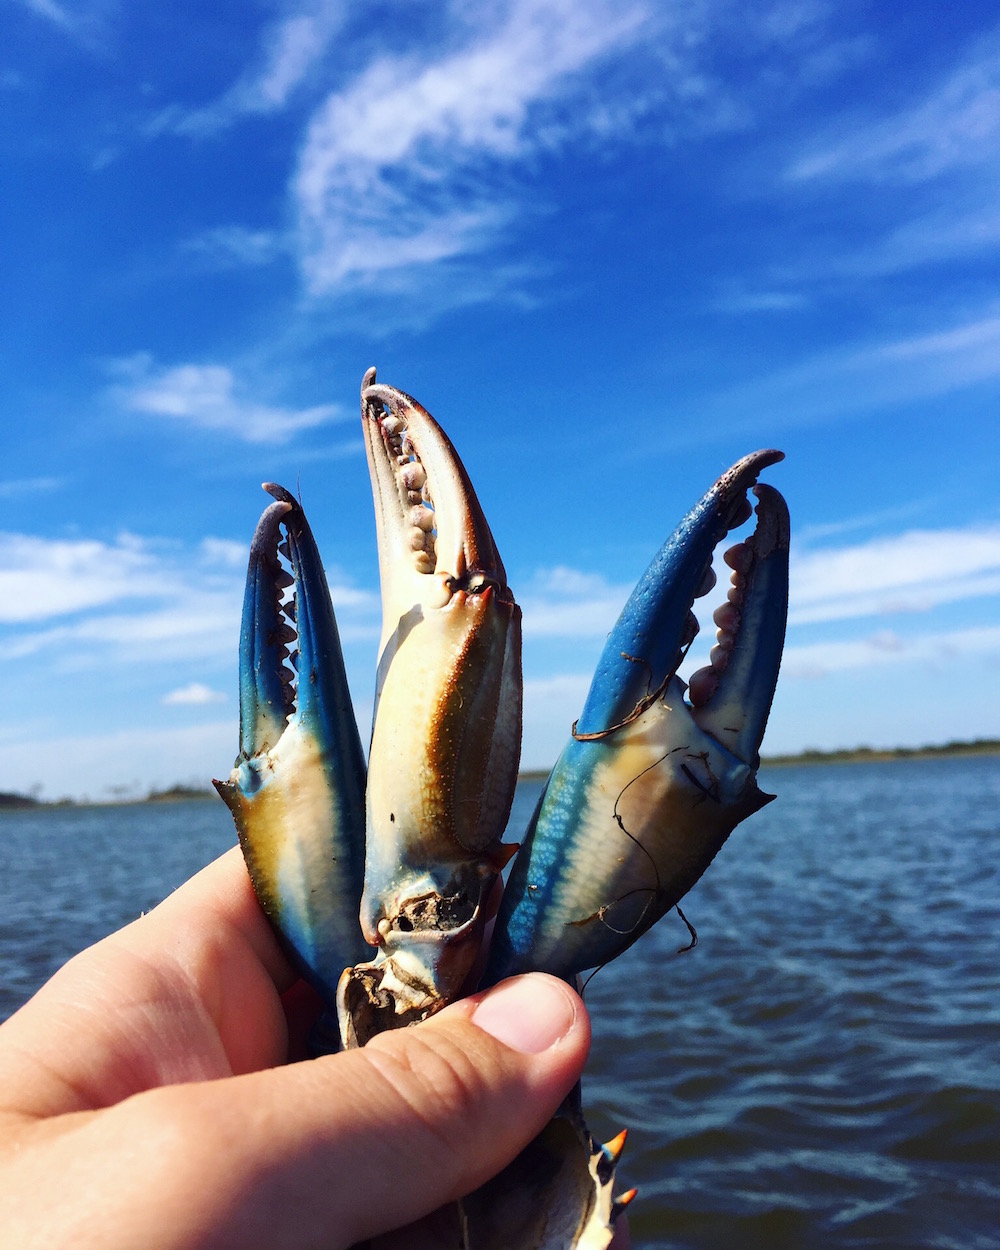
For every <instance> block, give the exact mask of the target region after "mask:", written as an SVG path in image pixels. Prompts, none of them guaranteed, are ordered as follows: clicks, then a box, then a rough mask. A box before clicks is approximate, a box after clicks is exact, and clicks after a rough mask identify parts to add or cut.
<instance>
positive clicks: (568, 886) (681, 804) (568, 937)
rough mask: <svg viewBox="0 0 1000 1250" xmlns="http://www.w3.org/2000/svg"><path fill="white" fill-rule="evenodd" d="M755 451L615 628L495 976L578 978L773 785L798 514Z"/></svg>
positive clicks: (526, 863)
mask: <svg viewBox="0 0 1000 1250" xmlns="http://www.w3.org/2000/svg"><path fill="white" fill-rule="evenodd" d="M780 459H782V453H781V452H778V451H759V452H756V453H754V454H753V455H750V456H746V457H745V458H744V459H743V460H741V461H739V463H737V464H736V465H734V466H733V467H732V468H731V469H729V470H728V472H726V473H724V474H723V476H722V477H721V478H720V479H719V480H718V482H716V484H715V485H714V486H713V487H712V488H711V490H709V491H708V493H707V494H706V495H705V496H704V498H703V499H702V500H701V501H700V502H699V503H698V504H697V505H696V506H695V507H694V508H693V509H692V511H691V512H689V513H688V515H687V516H686V517H685V518H684V520H683V521H682V522H681V524H680V525H679V526H678V528H677V530H676V532H675V533H674V534H673V536H672V537H671V538H670V539H668V541H667V542H666V544H665V545H664V546H663V548H662V550H661V551H660V553H659V554H658V555H657V557H656V558H655V559H654V560H653V562H652V564H651V565H650V567H649V568H648V570H647V571H646V573H645V574H644V576H643V577H642V579H641V580H640V582H639V584H638V585H637V586H636V588H635V590H634V591H633V593H632V596H631V598H630V599H629V601H628V603H627V604H626V606H625V609H624V610H623V612H622V614H621V617H620V618H619V620H618V623H617V625H616V626H615V628H614V630H613V631H612V633H611V635H610V637H609V639H608V642H607V645H606V647H605V649H604V652H603V654H602V656H601V659H600V662H599V664H598V667H597V671H596V674H595V676H594V680H593V684H592V685H591V688H590V693H589V695H588V696H587V700H586V703H585V705H584V709H583V712H582V714H581V716H580V719H579V721H578V722H577V724H576V725H575V726H574V730H573V737H572V738H571V739H570V741H569V742H568V743H567V745H566V748H565V750H564V751H563V753H562V755H561V756H560V758H559V761H558V762H557V764H556V766H555V768H554V769H553V771H552V774H551V776H550V777H549V780H548V783H547V786H546V789H545V792H544V794H543V796H542V799H541V802H540V804H539V807H538V810H537V811H536V813H535V816H534V817H533V820H532V823H531V826H530V827H529V830H528V833H527V836H526V839H525V844H524V846H523V848H522V851H521V854H520V855H519V856H518V858H517V861H516V862H515V864H514V867H513V870H512V872H511V877H510V880H509V882H508V885H507V889H506V891H505V893H504V899H503V905H502V907H501V911H500V915H499V917H498V920H497V926H496V931H495V934H494V938H493V944H492V948H491V952H490V960H489V964H488V966H487V971H486V976H485V981H486V983H492V982H494V981H498V980H500V979H501V978H502V977H505V976H510V975H512V974H514V973H516V972H524V971H528V970H530V969H541V970H544V971H547V972H552V973H555V974H556V975H559V976H564V977H571V976H573V975H575V974H577V973H580V972H582V971H584V970H585V969H588V968H594V967H598V966H600V965H603V964H605V963H607V962H608V961H609V960H611V959H614V958H615V957H616V956H617V955H619V954H620V953H621V952H622V951H623V950H624V949H625V948H626V947H627V946H630V945H631V944H632V942H634V941H635V940H636V938H638V937H639V936H640V935H641V934H642V933H644V932H645V931H646V930H647V929H648V928H649V927H650V926H651V925H652V924H653V923H654V922H655V921H656V920H658V919H659V918H660V916H662V915H663V914H664V913H665V912H666V911H667V910H668V909H670V908H671V907H673V906H675V905H676V903H677V902H678V901H679V900H680V899H681V898H682V897H683V895H684V894H685V893H686V892H687V891H688V890H689V889H690V888H691V886H692V885H694V883H695V882H696V881H697V880H698V878H699V877H700V876H701V874H702V873H703V872H704V871H705V869H706V868H707V867H708V865H709V864H710V863H711V861H712V859H713V858H714V857H715V855H716V853H717V852H718V850H719V848H720V847H721V846H722V844H723V843H724V842H725V840H726V838H727V837H728V836H729V834H730V833H731V832H732V830H733V829H734V828H735V827H736V826H737V824H739V822H740V821H741V820H743V819H745V817H747V816H749V815H751V814H752V813H753V812H755V811H757V810H758V809H759V808H760V807H762V806H763V805H764V804H765V803H767V802H768V801H769V800H770V798H771V797H773V796H770V795H766V794H763V793H762V792H761V791H760V790H759V789H758V787H757V782H756V771H757V767H758V765H759V762H760V759H759V755H758V751H759V748H760V742H761V739H762V737H763V733H764V726H765V724H766V722H767V716H768V712H769V710H770V706H771V700H772V698H773V695H774V687H775V683H776V681H777V677H778V666H779V663H780V659H781V649H782V643H783V639H784V631H785V617H786V611H787V601H788V530H789V526H788V512H787V509H786V507H785V503H784V500H783V499H782V498H781V496H780V495H779V494H778V492H777V491H776V490H774V489H773V488H771V487H768V486H764V485H760V486H755V483H756V480H757V475H758V474H759V473H760V472H761V470H762V469H764V468H765V467H767V466H768V465H771V464H774V463H775V462H776V461H778V460H780ZM751 488H754V489H755V494H756V496H757V500H758V503H757V509H756V511H757V522H756V528H755V531H754V533H753V535H752V536H751V537H750V538H748V539H747V540H746V541H745V542H743V543H740V544H738V545H736V546H734V547H732V548H730V550H728V551H727V552H726V553H725V559H726V562H727V563H728V564H729V566H730V568H731V569H732V570H733V574H732V585H731V587H730V590H729V598H728V601H727V602H726V603H725V604H724V605H723V606H722V607H721V608H720V609H718V611H717V612H716V613H715V621H716V623H717V625H718V626H719V631H718V643H717V646H716V647H715V648H714V650H713V652H712V657H711V663H710V665H709V666H708V667H707V668H705V669H702V670H701V671H700V672H698V673H695V674H694V675H693V676H692V678H691V682H690V688H689V690H688V692H687V693H688V696H689V698H685V686H684V683H683V682H682V681H681V679H680V678H679V677H678V676H677V668H678V665H679V664H680V662H681V660H682V659H683V656H684V654H685V652H686V649H687V647H688V646H689V645H690V642H691V640H692V639H693V637H694V635H695V633H696V632H697V620H696V618H695V617H694V614H693V613H692V612H691V605H692V603H693V601H694V599H695V598H697V597H698V596H700V595H702V594H705V593H707V591H708V590H709V589H711V586H712V584H713V583H714V574H713V572H712V567H711V562H712V555H713V551H714V549H715V547H716V545H717V544H718V543H719V542H721V541H722V540H723V539H724V538H725V536H726V535H727V534H728V533H729V531H730V530H732V529H734V528H736V527H738V526H739V525H742V524H743V522H744V521H746V520H747V519H748V518H749V516H750V515H751V511H752V510H751V506H750V503H749V502H748V500H747V491H748V490H749V489H751Z"/></svg>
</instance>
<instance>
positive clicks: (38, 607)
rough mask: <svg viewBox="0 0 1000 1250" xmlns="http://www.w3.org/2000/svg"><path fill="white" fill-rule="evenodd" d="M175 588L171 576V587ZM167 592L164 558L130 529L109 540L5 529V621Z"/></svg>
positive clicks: (1, 584)
mask: <svg viewBox="0 0 1000 1250" xmlns="http://www.w3.org/2000/svg"><path fill="white" fill-rule="evenodd" d="M175 589H179V587H178V586H177V584H176V581H175V579H171V584H170V586H169V587H168V588H167V592H168V593H172V592H173V591H174V590H175ZM163 593H164V582H163V570H162V566H161V564H160V562H159V561H158V560H157V558H156V556H155V555H154V554H153V553H152V552H151V551H149V549H148V548H147V547H146V545H145V544H144V543H143V542H142V541H141V540H139V539H137V538H135V537H133V536H131V535H123V536H122V537H120V538H119V539H118V540H117V541H116V542H114V543H106V542H100V541H97V540H95V539H46V538H39V537H36V536H35V535H31V534H11V533H8V534H0V623H3V624H21V623H27V622H39V621H44V620H51V619H53V618H58V617H62V616H68V615H71V614H72V613H75V612H80V611H83V610H86V609H90V608H97V607H102V606H105V605H107V604H109V603H114V602H120V601H123V600H124V601H128V600H133V599H141V598H144V597H146V596H149V595H157V596H158V595H160V594H163Z"/></svg>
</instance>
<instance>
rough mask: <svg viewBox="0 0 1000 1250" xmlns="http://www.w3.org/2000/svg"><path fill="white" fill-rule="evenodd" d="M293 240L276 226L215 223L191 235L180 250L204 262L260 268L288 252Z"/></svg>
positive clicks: (217, 265)
mask: <svg viewBox="0 0 1000 1250" xmlns="http://www.w3.org/2000/svg"><path fill="white" fill-rule="evenodd" d="M289 248H290V241H289V240H288V239H287V238H286V237H285V236H284V235H283V234H281V233H279V232H278V231H275V230H252V229H250V228H249V227H247V226H239V225H230V226H214V227H212V228H211V229H209V230H204V231H202V232H201V233H200V234H197V235H195V236H193V237H192V238H190V239H185V240H184V242H183V243H182V244H181V247H180V250H181V252H182V253H183V254H185V255H187V256H190V257H192V258H194V259H195V260H196V261H200V262H201V263H203V264H207V265H210V266H212V267H217V268H227V267H240V268H257V267H259V266H261V265H270V264H271V263H272V262H273V261H275V260H277V259H278V258H279V257H280V256H283V255H286V254H287V252H288V251H289Z"/></svg>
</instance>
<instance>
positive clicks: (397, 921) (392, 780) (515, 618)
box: [341, 369, 521, 1044]
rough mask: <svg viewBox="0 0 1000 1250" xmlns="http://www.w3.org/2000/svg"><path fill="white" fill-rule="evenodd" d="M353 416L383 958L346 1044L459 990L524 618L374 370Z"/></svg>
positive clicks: (358, 980) (360, 980)
mask: <svg viewBox="0 0 1000 1250" xmlns="http://www.w3.org/2000/svg"><path fill="white" fill-rule="evenodd" d="M361 410H362V423H363V426H364V431H365V439H366V444H367V450H368V466H369V470H370V473H371V480H372V493H373V495H374V499H375V523H376V528H377V536H378V551H379V567H380V572H381V581H382V613H383V627H382V642H381V654H380V658H379V664H378V674H377V678H376V694H375V720H374V726H373V729H372V744H371V751H370V754H369V772H368V790H367V831H368V845H367V851H366V863H365V888H364V896H363V898H362V902H361V926H362V929H363V931H364V935H365V937H366V939H367V940H368V941H369V942H370V943H371V944H372V945H373V946H377V947H378V948H379V950H378V955H377V957H376V958H375V960H374V961H372V962H371V963H369V964H366V965H362V966H361V967H358V968H355V969H353V970H351V971H350V972H349V973H347V974H345V976H344V979H343V982H342V985H341V1029H342V1032H343V1035H344V1039H345V1044H356V1043H358V1042H360V1043H362V1044H363V1042H364V1041H365V1040H366V1039H367V1038H368V1037H369V1036H371V1035H372V1034H373V1033H376V1032H381V1031H382V1030H383V1029H385V1028H392V1027H398V1026H401V1025H405V1024H409V1023H412V1022H413V1021H414V1020H417V1019H420V1018H422V1017H423V1016H425V1015H427V1014H429V1013H430V1012H432V1011H435V1010H437V1009H438V1008H439V1007H441V1006H444V1005H445V1003H447V1002H448V1001H449V1000H450V999H451V998H453V997H454V996H455V995H456V994H458V992H459V990H460V988H461V986H462V983H463V982H464V981H465V980H466V978H467V977H468V975H469V972H470V969H471V968H472V965H473V963H474V961H475V960H476V958H477V957H478V955H479V952H480V948H481V945H482V938H483V926H484V924H485V920H486V915H485V904H486V900H487V897H488V896H489V893H490V891H491V889H492V886H493V884H494V882H495V880H496V877H497V875H498V873H499V871H500V869H501V868H502V866H503V864H504V863H505V862H506V859H507V858H508V852H507V849H506V848H503V847H501V845H500V837H501V835H502V833H503V830H504V828H505V826H506V823H507V819H508V816H509V814H510V805H511V801H512V799H513V793H514V785H515V782H516V780H517V764H518V756H519V750H520V740H521V611H520V608H518V606H517V605H516V604H515V602H514V598H513V595H512V594H511V592H510V590H509V588H508V586H507V578H506V574H505V572H504V567H503V563H502V561H501V560H500V556H499V554H498V552H497V549H496V544H495V543H494V541H493V535H492V534H491V533H490V528H489V525H488V524H487V521H486V518H485V516H484V515H483V511H482V509H481V507H480V505H479V501H478V500H477V499H476V494H475V491H474V490H473V488H472V484H471V482H470V481H469V477H468V474H467V473H466V471H465V468H464V466H463V465H462V462H461V460H459V458H458V455H457V454H456V452H455V449H454V447H453V446H452V444H451V442H450V441H449V439H448V437H447V435H446V434H445V433H444V431H443V430H442V429H441V428H440V426H439V425H438V424H437V423H436V422H435V420H434V418H433V417H431V415H430V414H429V413H428V412H427V411H426V410H425V409H424V408H422V407H421V406H420V404H418V403H417V402H416V400H414V399H411V398H410V396H408V395H404V394H403V393H402V392H401V391H397V390H395V389H393V388H392V387H389V386H383V385H380V384H378V383H376V381H375V370H374V369H370V370H369V371H368V373H366V374H365V377H364V381H363V382H362V389H361Z"/></svg>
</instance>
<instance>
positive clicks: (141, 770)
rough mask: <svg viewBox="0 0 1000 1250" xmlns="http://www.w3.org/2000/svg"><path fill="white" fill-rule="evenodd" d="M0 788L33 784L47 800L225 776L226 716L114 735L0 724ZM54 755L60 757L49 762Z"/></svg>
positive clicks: (230, 734)
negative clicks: (32, 731)
mask: <svg viewBox="0 0 1000 1250" xmlns="http://www.w3.org/2000/svg"><path fill="white" fill-rule="evenodd" d="M0 741H2V742H3V751H2V752H0V755H2V759H0V789H13V790H25V789H27V788H28V787H30V786H31V785H32V784H33V783H35V782H37V783H38V784H39V785H40V786H41V789H42V792H43V793H44V794H45V795H46V796H47V797H50V798H55V797H61V796H62V795H72V796H74V797H77V798H83V797H90V798H100V797H107V796H108V795H109V794H113V793H115V792H116V791H119V790H122V791H124V792H126V793H129V794H132V793H140V794H141V793H143V792H145V791H146V790H147V789H148V788H149V787H150V786H153V787H163V786H170V785H175V784H176V783H177V782H178V781H182V782H188V781H190V782H192V783H198V784H206V785H207V783H208V781H209V779H210V778H211V777H213V776H215V777H226V776H228V775H229V770H230V768H231V767H232V762H233V755H234V753H235V749H234V748H235V728H234V724H233V721H232V720H231V719H227V720H222V721H217V722H213V723H211V724H207V725H192V726H184V727H176V728H174V727H170V728H156V727H151V726H149V725H143V724H137V725H131V726H129V727H128V728H124V729H120V730H117V731H114V732H112V733H91V734H73V735H70V734H64V735H56V734H53V735H51V736H46V735H44V734H41V733H39V734H37V735H35V734H30V733H29V734H25V733H24V732H23V731H22V730H19V729H18V728H16V727H7V726H2V725H0ZM53 761H58V767H57V768H55V767H54V764H53Z"/></svg>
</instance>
